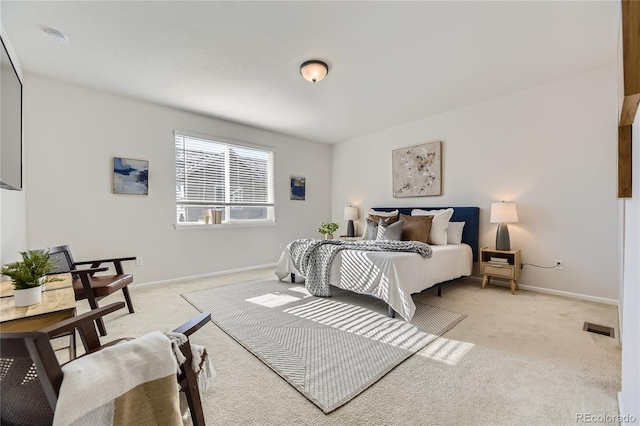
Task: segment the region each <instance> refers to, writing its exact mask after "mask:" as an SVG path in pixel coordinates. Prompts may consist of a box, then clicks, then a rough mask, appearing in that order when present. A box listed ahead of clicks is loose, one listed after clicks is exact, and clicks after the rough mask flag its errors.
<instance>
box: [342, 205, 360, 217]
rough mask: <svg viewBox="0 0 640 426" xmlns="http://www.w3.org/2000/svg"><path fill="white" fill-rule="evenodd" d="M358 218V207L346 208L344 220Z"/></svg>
mask: <svg viewBox="0 0 640 426" xmlns="http://www.w3.org/2000/svg"><path fill="white" fill-rule="evenodd" d="M356 219H358V209H357V208H356V207H345V208H344V220H356Z"/></svg>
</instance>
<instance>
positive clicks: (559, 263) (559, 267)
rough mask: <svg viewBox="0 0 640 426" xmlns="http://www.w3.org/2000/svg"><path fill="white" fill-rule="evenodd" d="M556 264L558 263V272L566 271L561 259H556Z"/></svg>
mask: <svg viewBox="0 0 640 426" xmlns="http://www.w3.org/2000/svg"><path fill="white" fill-rule="evenodd" d="M555 262H556V268H555V269H556V270H558V271H562V270H563V269H564V261H563V260H560V259H556V260H555Z"/></svg>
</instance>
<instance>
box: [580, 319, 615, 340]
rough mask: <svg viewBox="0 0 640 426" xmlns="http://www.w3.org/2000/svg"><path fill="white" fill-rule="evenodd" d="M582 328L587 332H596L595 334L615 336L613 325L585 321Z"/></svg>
mask: <svg viewBox="0 0 640 426" xmlns="http://www.w3.org/2000/svg"><path fill="white" fill-rule="evenodd" d="M582 329H583V330H584V331H588V332H589V333H596V334H602V335H603V336H609V337H615V336H614V335H615V333H614V331H613V327H607V326H605V325H598V324H593V323H590V322H586V321H585V322H584V327H583V328H582Z"/></svg>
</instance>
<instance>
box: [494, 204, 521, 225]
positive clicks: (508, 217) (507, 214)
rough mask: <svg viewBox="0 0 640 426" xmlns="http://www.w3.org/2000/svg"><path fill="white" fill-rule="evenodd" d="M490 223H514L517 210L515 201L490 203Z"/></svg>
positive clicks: (516, 219)
mask: <svg viewBox="0 0 640 426" xmlns="http://www.w3.org/2000/svg"><path fill="white" fill-rule="evenodd" d="M490 222H491V223H502V222H507V223H516V222H518V212H517V211H516V204H515V203H505V202H502V203H491V220H490Z"/></svg>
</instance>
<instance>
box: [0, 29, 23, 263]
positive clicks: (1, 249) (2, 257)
mask: <svg viewBox="0 0 640 426" xmlns="http://www.w3.org/2000/svg"><path fill="white" fill-rule="evenodd" d="M0 32H1V33H2V40H3V41H4V43H5V46H6V47H7V52H8V53H9V56H11V60H12V61H13V65H14V67H15V68H16V71H17V73H18V76H19V77H20V80H21V81H22V84H23V85H24V77H23V73H22V68H21V67H20V58H19V57H18V55H17V54H16V52H15V50H14V49H13V46H12V44H11V39H10V38H9V35H8V34H7V33H6V32H5V29H4V27H1V26H0ZM24 144H25V142H24V140H23V158H22V163H23V166H24V163H25V161H26V159H25V158H24ZM23 179H24V171H23ZM26 246H27V225H26V185H23V190H22V191H10V190H8V189H0V264H2V265H4V264H6V263H8V262H13V261H15V260H17V259H18V258H19V257H20V255H19V252H20V251H24V250H25V249H26Z"/></svg>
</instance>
